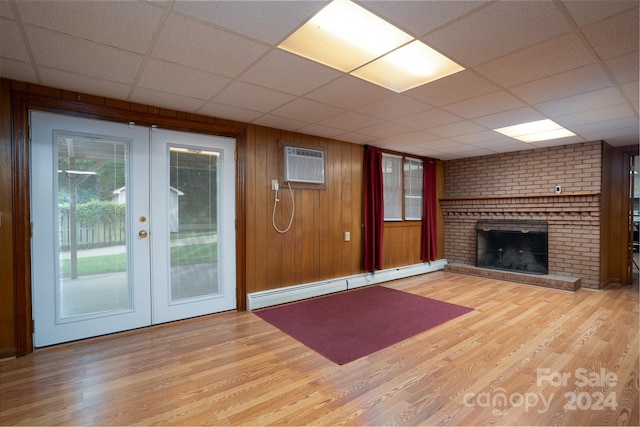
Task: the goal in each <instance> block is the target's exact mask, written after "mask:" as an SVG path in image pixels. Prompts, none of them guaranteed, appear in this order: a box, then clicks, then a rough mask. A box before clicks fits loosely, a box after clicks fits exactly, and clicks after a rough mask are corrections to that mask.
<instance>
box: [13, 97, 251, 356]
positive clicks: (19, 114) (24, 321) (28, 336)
mask: <svg viewBox="0 0 640 427" xmlns="http://www.w3.org/2000/svg"><path fill="white" fill-rule="evenodd" d="M77 98H78V99H75V100H74V99H59V98H51V97H48V96H45V95H38V94H32V93H28V92H21V91H14V92H13V93H12V94H11V101H12V135H11V137H12V146H13V147H12V152H11V156H12V163H13V169H14V175H13V177H14V179H13V183H12V186H13V191H12V193H13V195H12V197H13V220H14V229H13V238H14V248H13V249H14V260H13V268H14V272H15V280H14V310H15V337H16V356H24V355H26V354H29V353H31V352H33V349H34V347H33V316H32V314H33V313H32V295H31V225H30V219H31V206H30V182H29V175H30V174H29V166H30V165H29V159H30V144H29V111H30V110H38V111H44V112H50V113H59V114H66V115H72V116H76V117H83V118H89V119H99V120H106V121H114V122H119V123H130V122H133V123H135V124H136V125H140V126H148V127H152V126H158V127H161V128H163V129H170V130H177V131H183V132H194V133H202V134H209V135H215V136H226V137H232V138H235V140H236V224H235V226H236V307H237V310H239V311H244V310H246V295H247V288H246V231H245V230H246V227H245V225H246V216H245V207H246V202H245V194H246V189H245V186H246V183H245V162H246V129H245V128H244V127H240V126H227V125H221V124H217V123H211V122H209V121H208V120H207V118H206V117H204V116H196V115H193V116H190V115H187V114H184V113H183V114H178V113H176V112H171V111H168V110H162V109H159V108H152V107H150V108H149V109H148V110H149V111H153V112H149V111H138V110H134V109H126V108H118V107H111V106H106V105H96V104H91V103H88V102H83V101H81V100H79V99H80V95H78V96H77ZM116 103H117V104H120V105H123V106H130V105H131V104H129V103H127V102H120V101H118V102H114V104H116ZM138 107H140V106H138ZM139 109H140V110H142V109H143V108H139ZM161 113H164V114H168V113H173V114H168V115H162V114H161ZM180 116H183V117H180ZM190 117H193V118H194V119H193V120H192V119H190Z"/></svg>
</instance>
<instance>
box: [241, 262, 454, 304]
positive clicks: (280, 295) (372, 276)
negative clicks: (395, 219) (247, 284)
mask: <svg viewBox="0 0 640 427" xmlns="http://www.w3.org/2000/svg"><path fill="white" fill-rule="evenodd" d="M445 265H447V260H446V259H441V260H436V261H431V262H424V263H420V264H413V265H407V266H404V267H397V268H389V269H386V270H379V271H376V272H375V273H363V274H356V275H354V276H347V277H340V278H335V279H329V280H322V281H318V282H311V283H305V284H302V285H294V286H287V287H284V288H277V289H269V290H266V291H260V292H253V293H250V294H247V310H249V311H252V310H257V309H260V308H265V307H271V306H274V305H278V304H285V303H288V302H294V301H300V300H303V299H307V298H312V297H317V296H321V295H327V294H331V293H334V292H339V291H346V290H348V289H355V288H359V287H362V286H368V285H375V284H378V283H384V282H388V281H391V280H396V279H403V278H405V277H411V276H417V275H419V274H425V273H430V272H433V271H438V270H443V269H444V267H445Z"/></svg>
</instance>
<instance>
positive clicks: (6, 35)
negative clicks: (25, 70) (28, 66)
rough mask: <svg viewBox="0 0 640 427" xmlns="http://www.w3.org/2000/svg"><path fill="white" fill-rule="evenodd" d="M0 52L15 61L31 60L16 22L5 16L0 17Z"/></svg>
mask: <svg viewBox="0 0 640 427" xmlns="http://www.w3.org/2000/svg"><path fill="white" fill-rule="evenodd" d="M0 54H1V55H2V57H3V58H10V59H15V60H16V61H22V62H29V61H31V58H29V54H28V52H27V49H26V46H25V44H24V41H23V40H22V35H21V34H20V29H19V28H18V24H17V23H16V22H15V21H12V20H9V19H6V18H0Z"/></svg>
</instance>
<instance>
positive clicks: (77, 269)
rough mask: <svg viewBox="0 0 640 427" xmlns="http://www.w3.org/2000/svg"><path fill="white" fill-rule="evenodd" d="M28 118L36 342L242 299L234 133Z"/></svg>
mask: <svg viewBox="0 0 640 427" xmlns="http://www.w3.org/2000/svg"><path fill="white" fill-rule="evenodd" d="M30 126H31V130H32V137H31V211H32V214H31V216H32V218H31V222H32V224H33V237H32V286H33V318H34V322H35V332H34V343H35V346H36V347H42V346H46V345H50V344H56V343H61V342H66V341H72V340H77V339H81V338H87V337H93V336H98V335H103V334H108V333H112V332H118V331H123V330H127V329H134V328H138V327H142V326H147V325H151V324H156V323H163V322H168V321H172V320H178V319H184V318H188V317H193V316H198V315H203V314H209V313H215V312H219V311H224V310H230V309H233V308H235V307H236V300H235V282H236V281H235V184H234V181H235V160H234V152H235V140H234V139H232V138H224V137H213V136H208V135H200V134H191V133H185V132H173V131H167V130H160V129H155V128H153V129H151V128H146V127H141V126H135V125H132V126H130V125H125V124H118V123H112V122H105V121H99V120H90V119H82V118H77V117H71V116H64V115H58V114H50V113H42V112H31V113H30Z"/></svg>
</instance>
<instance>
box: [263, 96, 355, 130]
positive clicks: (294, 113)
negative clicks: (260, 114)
mask: <svg viewBox="0 0 640 427" xmlns="http://www.w3.org/2000/svg"><path fill="white" fill-rule="evenodd" d="M343 111H344V110H342V109H340V108H336V107H332V106H331V105H327V104H321V103H320V102H316V101H310V100H308V99H304V98H297V99H294V100H293V101H291V102H288V103H286V104H284V105H283V106H281V107H278V108H276V109H274V110H273V111H271V114H275V115H277V116H284V117H291V118H292V119H294V120H298V121H301V122H306V123H307V124H308V123H312V122H317V121H321V120H325V119H327V118H329V117H332V116H335V115H338V114H340V113H342V112H343Z"/></svg>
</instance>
